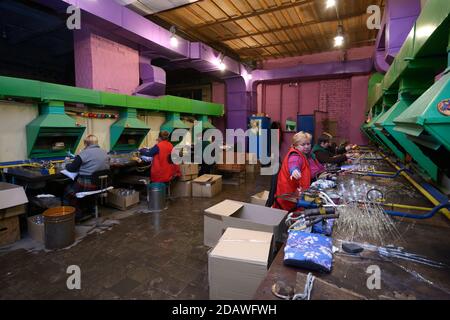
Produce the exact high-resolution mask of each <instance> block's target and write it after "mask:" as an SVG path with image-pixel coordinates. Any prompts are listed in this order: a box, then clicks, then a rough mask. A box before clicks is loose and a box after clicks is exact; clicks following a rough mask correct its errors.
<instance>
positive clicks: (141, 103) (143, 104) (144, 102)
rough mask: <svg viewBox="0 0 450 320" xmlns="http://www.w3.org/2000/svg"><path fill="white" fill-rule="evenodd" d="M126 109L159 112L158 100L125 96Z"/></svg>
mask: <svg viewBox="0 0 450 320" xmlns="http://www.w3.org/2000/svg"><path fill="white" fill-rule="evenodd" d="M126 99H127V107H129V108H136V109H145V110H150V111H159V110H160V103H159V101H158V99H154V98H147V97H140V96H126Z"/></svg>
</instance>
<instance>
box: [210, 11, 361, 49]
mask: <svg viewBox="0 0 450 320" xmlns="http://www.w3.org/2000/svg"><path fill="white" fill-rule="evenodd" d="M366 14H367V13H366V12H365V11H364V12H361V13H357V14H353V15H350V14H349V15H343V16H341V17H340V18H341V20H348V19H351V18H355V17H360V16H363V15H366ZM324 22H336V23H337V22H338V19H337V18H336V17H334V18H329V19H324V20H321V21H315V20H314V21H309V22H305V23H296V24H293V25H291V26H287V27H281V28H276V29H269V30H264V31H259V32H254V33H248V34H246V35H240V36H238V35H234V36H229V37H218V38H216V40H217V41H222V42H223V41H230V40H235V39H241V38H245V37H252V36H260V35H264V34H267V33H274V32H279V31H288V30H292V29H296V28H301V27H310V26H315V25H319V24H321V23H324ZM344 31H345V30H344Z"/></svg>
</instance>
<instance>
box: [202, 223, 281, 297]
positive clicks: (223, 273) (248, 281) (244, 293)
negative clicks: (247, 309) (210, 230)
mask: <svg viewBox="0 0 450 320" xmlns="http://www.w3.org/2000/svg"><path fill="white" fill-rule="evenodd" d="M272 239H273V234H272V233H269V232H261V231H252V230H246V229H237V228H227V229H226V231H225V233H224V234H223V235H222V237H221V238H220V240H219V242H218V243H217V245H216V246H215V247H214V248H213V249H212V250H211V251H210V252H209V253H208V280H209V298H210V299H211V300H222V299H223V300H250V299H252V298H253V296H254V294H255V292H256V290H257V289H258V287H259V285H260V284H261V282H262V281H263V279H264V278H265V276H266V274H267V268H268V264H269V257H270V254H271V251H272V249H271V245H272V242H273V241H272Z"/></svg>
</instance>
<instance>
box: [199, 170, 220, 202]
mask: <svg viewBox="0 0 450 320" xmlns="http://www.w3.org/2000/svg"><path fill="white" fill-rule="evenodd" d="M221 191H222V176H220V175H215V174H204V175H202V176H200V177H198V178H197V179H194V180H192V196H193V197H200V198H202V197H203V198H212V197H214V196H215V195H217V194H219V193H220V192H221Z"/></svg>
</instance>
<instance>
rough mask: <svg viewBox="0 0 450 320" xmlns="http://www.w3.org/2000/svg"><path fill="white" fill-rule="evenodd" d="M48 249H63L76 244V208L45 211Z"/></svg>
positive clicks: (57, 208) (46, 245)
mask: <svg viewBox="0 0 450 320" xmlns="http://www.w3.org/2000/svg"><path fill="white" fill-rule="evenodd" d="M42 215H43V216H44V232H45V248H46V249H62V248H65V247H68V246H70V245H71V244H73V243H74V242H75V208H74V207H56V208H50V209H48V210H45V211H44V213H43V214H42Z"/></svg>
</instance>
